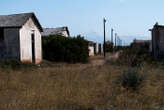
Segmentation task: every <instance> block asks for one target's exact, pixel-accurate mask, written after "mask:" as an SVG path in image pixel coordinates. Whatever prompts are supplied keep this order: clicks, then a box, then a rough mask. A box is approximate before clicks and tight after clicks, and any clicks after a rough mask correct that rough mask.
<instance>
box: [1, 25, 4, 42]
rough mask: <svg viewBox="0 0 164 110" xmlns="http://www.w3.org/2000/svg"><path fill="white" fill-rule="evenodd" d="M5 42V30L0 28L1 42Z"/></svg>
mask: <svg viewBox="0 0 164 110" xmlns="http://www.w3.org/2000/svg"><path fill="white" fill-rule="evenodd" d="M2 40H4V28H0V41H2Z"/></svg>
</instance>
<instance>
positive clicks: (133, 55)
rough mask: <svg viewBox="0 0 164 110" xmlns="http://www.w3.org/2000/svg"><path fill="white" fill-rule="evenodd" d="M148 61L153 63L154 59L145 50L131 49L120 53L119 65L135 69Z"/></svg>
mask: <svg viewBox="0 0 164 110" xmlns="http://www.w3.org/2000/svg"><path fill="white" fill-rule="evenodd" d="M146 61H152V57H151V54H150V53H148V52H147V51H146V50H145V49H144V48H143V49H142V48H141V49H136V48H133V47H129V48H126V49H124V50H123V51H122V52H121V53H120V55H119V58H118V60H117V63H118V64H121V65H122V64H124V65H128V66H132V67H135V66H140V65H141V64H142V63H143V62H146Z"/></svg>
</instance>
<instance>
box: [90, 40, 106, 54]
mask: <svg viewBox="0 0 164 110" xmlns="http://www.w3.org/2000/svg"><path fill="white" fill-rule="evenodd" d="M88 45H89V46H88V49H89V56H95V55H98V54H103V44H102V43H95V42H93V41H88Z"/></svg>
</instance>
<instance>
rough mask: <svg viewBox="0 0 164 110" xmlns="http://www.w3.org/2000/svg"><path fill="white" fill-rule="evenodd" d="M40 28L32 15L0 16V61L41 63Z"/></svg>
mask: <svg viewBox="0 0 164 110" xmlns="http://www.w3.org/2000/svg"><path fill="white" fill-rule="evenodd" d="M42 30H43V29H42V27H41V25H40V23H39V21H38V19H37V18H36V16H35V14H34V13H23V14H14V15H1V16H0V50H1V51H0V60H9V59H17V60H20V61H22V62H33V63H36V64H38V63H40V62H41V61H42V47H41V32H42Z"/></svg>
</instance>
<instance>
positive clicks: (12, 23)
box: [0, 13, 42, 31]
mask: <svg viewBox="0 0 164 110" xmlns="http://www.w3.org/2000/svg"><path fill="white" fill-rule="evenodd" d="M29 18H32V19H33V20H35V23H36V25H37V26H38V28H39V29H40V31H42V27H41V25H40V23H39V21H38V19H37V18H36V16H35V14H34V13H22V14H12V15H0V27H21V26H23V25H24V24H25V23H26V22H27V20H28V19H29Z"/></svg>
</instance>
